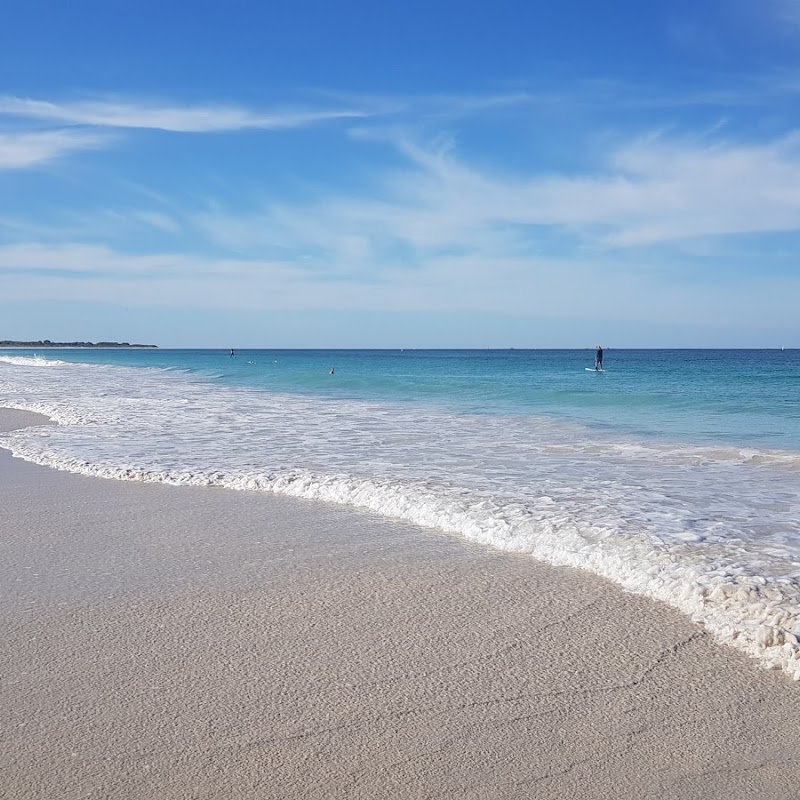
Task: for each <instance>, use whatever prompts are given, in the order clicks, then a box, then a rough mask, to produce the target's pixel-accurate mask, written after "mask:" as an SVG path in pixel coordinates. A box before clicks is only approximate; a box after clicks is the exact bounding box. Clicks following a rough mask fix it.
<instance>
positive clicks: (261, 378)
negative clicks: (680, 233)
mask: <svg viewBox="0 0 800 800" xmlns="http://www.w3.org/2000/svg"><path fill="white" fill-rule="evenodd" d="M6 352H9V353H11V352H12V351H6ZM14 352H17V353H19V354H22V353H23V352H24V351H14ZM40 355H44V356H45V357H57V358H58V359H61V360H65V361H75V362H82V363H96V364H117V365H120V366H148V367H158V368H171V369H179V370H187V371H189V372H192V373H196V374H198V375H204V376H214V377H213V379H214V381H215V382H216V383H218V384H220V385H224V386H241V387H253V388H257V389H263V390H265V391H277V392H287V393H298V394H303V395H307V396H320V397H325V398H330V399H347V400H364V401H377V402H387V403H404V404H414V403H417V404H431V405H436V406H440V407H442V408H446V409H450V410H452V411H454V412H456V413H474V414H545V415H551V416H553V417H557V418H563V419H569V420H573V421H577V422H583V423H585V424H587V425H590V426H601V427H602V428H604V429H608V430H614V431H619V432H627V433H631V434H635V435H638V436H645V437H655V438H658V439H662V440H666V439H670V438H672V439H675V440H679V441H683V442H697V443H706V444H709V443H720V444H730V445H739V446H748V447H769V448H778V449H780V448H787V449H793V450H800V424H798V423H800V350H787V351H781V350H607V351H606V353H605V372H603V373H602V374H595V373H594V372H587V371H586V369H585V368H586V367H587V366H588V367H592V366H593V365H594V351H592V350H487V351H480V350H398V351H388V350H330V351H321V350H237V351H236V357H235V358H230V357H229V351H228V350H102V351H99V350H95V351H89V350H63V351H62V350H59V351H58V352H57V353H55V354H54V353H53V352H50V353H47V352H45V353H41V354H40ZM332 367H333V368H334V369H335V374H334V375H333V376H331V375H330V374H329V372H330V369H331V368H332Z"/></svg>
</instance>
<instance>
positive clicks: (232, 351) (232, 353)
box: [230, 347, 236, 358]
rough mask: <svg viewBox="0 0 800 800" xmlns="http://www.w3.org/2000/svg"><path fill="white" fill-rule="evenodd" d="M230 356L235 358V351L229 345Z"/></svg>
mask: <svg viewBox="0 0 800 800" xmlns="http://www.w3.org/2000/svg"><path fill="white" fill-rule="evenodd" d="M230 357H231V358H236V353H235V352H234V350H233V348H232V347H231V355H230Z"/></svg>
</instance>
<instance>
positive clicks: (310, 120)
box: [0, 95, 370, 133]
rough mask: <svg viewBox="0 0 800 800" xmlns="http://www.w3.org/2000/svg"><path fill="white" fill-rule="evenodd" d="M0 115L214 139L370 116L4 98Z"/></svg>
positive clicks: (344, 111) (352, 110)
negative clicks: (221, 135) (213, 136)
mask: <svg viewBox="0 0 800 800" xmlns="http://www.w3.org/2000/svg"><path fill="white" fill-rule="evenodd" d="M0 114H5V115H8V116H14V117H22V118H25V119H28V120H46V121H48V122H57V123H60V124H62V125H87V126H96V127H110V128H150V129H154V130H162V131H172V132H176V133H212V132H218V131H237V130H246V129H260V130H277V129H282V128H300V127H305V126H308V125H314V124H317V123H321V122H326V121H330V120H337V119H356V118H363V117H366V116H369V114H370V112H369V111H367V110H364V109H357V108H338V109H299V108H297V109H292V108H286V109H275V110H272V111H269V112H260V111H253V110H251V109H247V108H239V107H236V106H223V105H218V106H215V105H206V106H181V105H159V104H148V103H130V102H117V101H113V100H104V101H81V102H71V103H69V102H67V103H54V102H49V101H45V100H34V99H31V98H24V97H16V96H13V95H5V96H2V97H0Z"/></svg>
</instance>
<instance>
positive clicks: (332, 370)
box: [331, 367, 336, 375]
mask: <svg viewBox="0 0 800 800" xmlns="http://www.w3.org/2000/svg"><path fill="white" fill-rule="evenodd" d="M334 372H336V370H335V369H334V368H333V367H331V375H333V373H334Z"/></svg>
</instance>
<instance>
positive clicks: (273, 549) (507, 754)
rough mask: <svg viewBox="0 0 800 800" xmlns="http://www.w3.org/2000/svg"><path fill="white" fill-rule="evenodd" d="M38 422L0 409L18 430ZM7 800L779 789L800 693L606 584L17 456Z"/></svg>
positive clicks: (3, 756) (3, 570) (338, 517)
mask: <svg viewBox="0 0 800 800" xmlns="http://www.w3.org/2000/svg"><path fill="white" fill-rule="evenodd" d="M32 421H36V417H35V416H34V415H29V414H23V413H22V412H10V411H7V410H0V429H5V430H8V429H10V428H11V427H14V426H21V425H25V424H30V423H31V422H32ZM0 551H1V553H2V555H1V557H0V638H1V639H2V642H3V646H2V648H0V677H1V682H0V709H1V710H2V713H1V714H0V797H3V798H14V799H15V800H16V798H48V799H50V798H52V799H53V800H55V798H98V799H99V798H137V799H138V798H154V799H155V798H220V799H222V798H225V799H226V800H227V799H228V798H387V797H399V798H445V797H466V798H531V797H535V798H540V797H541V798H573V797H574V798H582V799H584V800H585V799H586V798H662V799H663V798H705V799H710V798H726V800H732V799H733V798H753V797H758V798H776V799H777V798H781V800H786V798H790V797H793V796H796V794H797V791H798V790H797V787H798V786H800V685H798V684H797V683H794V682H792V681H791V680H790V679H789V678H788V677H787V676H786V675H784V674H783V673H774V672H765V671H763V670H762V669H761V668H760V667H759V665H758V664H757V663H756V662H755V661H752V660H750V659H748V658H747V657H746V656H744V655H743V654H741V653H738V652H736V651H733V650H729V649H727V648H724V647H721V646H719V645H717V644H716V643H715V642H714V641H713V640H712V639H711V638H710V637H709V636H708V635H707V634H706V633H705V632H704V631H703V629H702V628H700V627H698V626H696V625H695V624H693V623H692V622H691V621H689V620H687V619H686V618H684V617H682V616H681V615H679V614H678V613H677V612H675V611H673V610H671V609H669V608H667V607H666V606H662V605H660V604H657V603H654V602H652V601H649V600H645V599H643V598H640V597H636V596H632V595H629V594H625V593H623V592H622V591H621V590H619V589H618V588H617V587H615V586H614V585H612V584H610V583H608V582H606V581H604V580H601V579H599V578H595V577H594V576H592V575H590V574H588V573H583V572H579V571H576V570H571V569H566V568H554V567H550V566H548V565H546V564H541V563H538V562H536V561H534V560H533V559H531V558H530V557H528V556H522V555H520V556H515V555H509V554H501V553H497V552H494V551H490V550H487V549H484V548H483V547H480V546H477V545H473V544H470V543H467V542H463V541H460V540H458V539H455V538H451V537H447V536H445V535H437V534H436V533H434V532H431V531H428V530H425V531H423V530H421V529H418V528H415V527H413V526H410V525H403V524H400V523H396V522H390V521H387V520H385V519H382V518H380V517H376V516H372V515H369V514H365V513H361V512H356V511H351V510H348V509H344V508H341V507H337V506H328V505H325V504H322V503H312V502H306V501H301V500H296V499H291V498H284V497H275V496H270V495H265V494H258V493H250V492H233V491H229V490H225V489H218V488H201V487H182V488H178V487H169V486H163V485H158V484H142V483H132V482H130V483H129V482H119V481H110V480H102V479H99V478H88V477H84V476H80V475H71V474H68V473H63V472H58V471H55V470H50V469H47V468H44V467H39V466H37V465H33V464H29V463H26V462H23V461H20V460H18V459H14V458H12V457H11V456H10V454H9V453H8V452H7V451H5V450H0Z"/></svg>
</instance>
